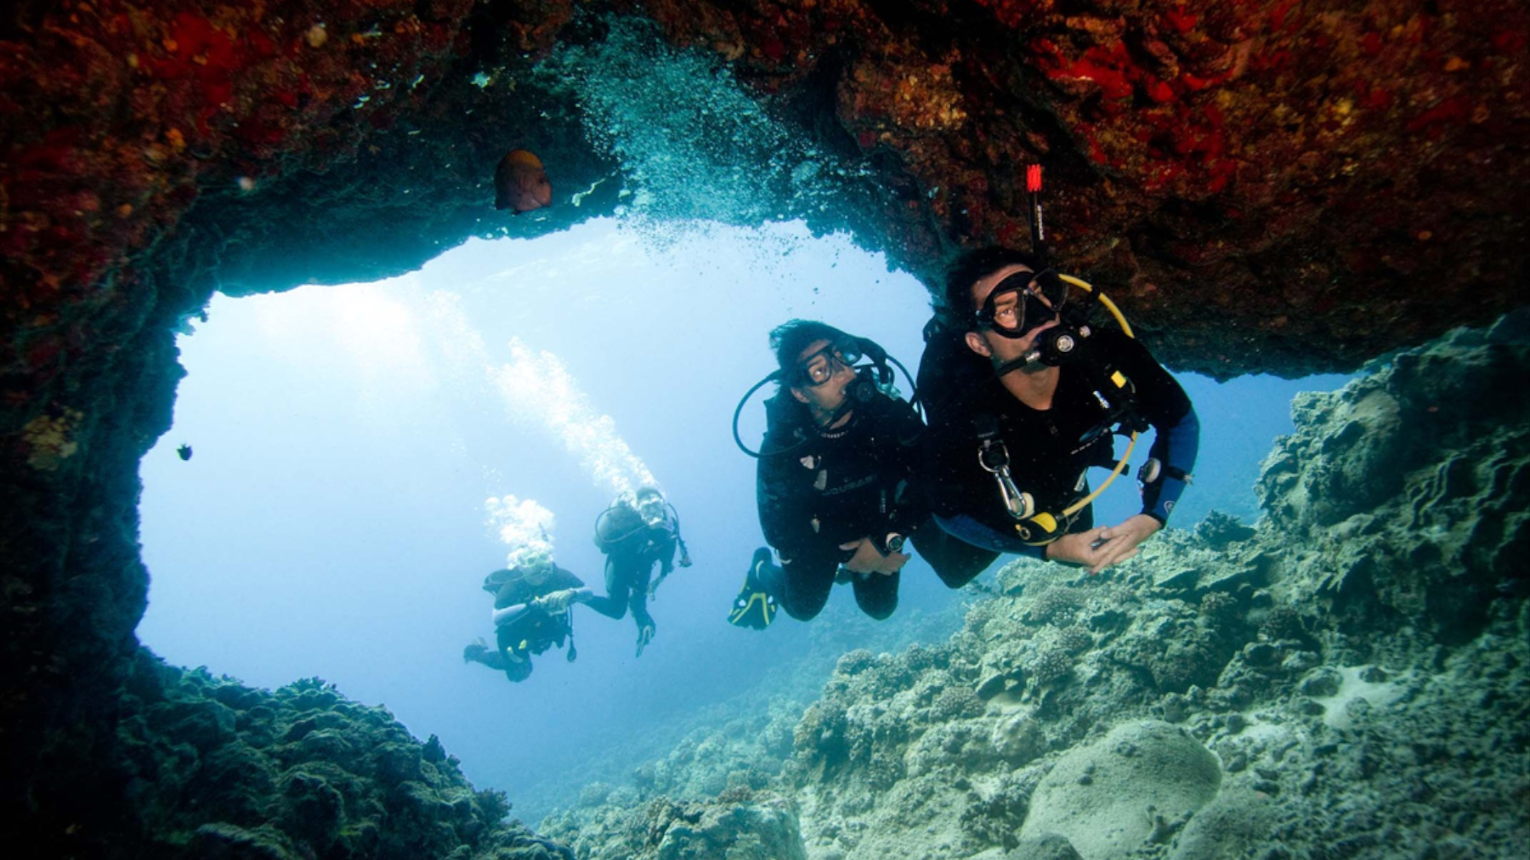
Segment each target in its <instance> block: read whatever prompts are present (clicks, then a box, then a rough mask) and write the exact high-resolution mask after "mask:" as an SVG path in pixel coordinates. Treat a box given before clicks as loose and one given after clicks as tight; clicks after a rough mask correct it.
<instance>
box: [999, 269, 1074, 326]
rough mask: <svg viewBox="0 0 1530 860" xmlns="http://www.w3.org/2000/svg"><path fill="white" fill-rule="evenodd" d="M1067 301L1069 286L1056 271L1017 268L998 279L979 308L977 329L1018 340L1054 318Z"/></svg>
mask: <svg viewBox="0 0 1530 860" xmlns="http://www.w3.org/2000/svg"><path fill="white" fill-rule="evenodd" d="M1067 301H1068V285H1067V284H1064V283H1063V282H1062V279H1061V278H1059V277H1058V276H1057V272H1055V271H1053V270H1052V269H1043V270H1042V271H1040V272H1031V271H1020V272H1016V273H1014V274H1013V275H1010V276H1009V277H1007V278H1005V279H1004V280H1002V281H1000V282H999V283H998V285H996V286H995V287H994V288H993V291H992V292H990V293H989V294H988V298H987V299H986V300H984V302H983V307H982V308H981V309H979V310H978V313H977V323H978V327H979V328H985V329H992V330H993V331H996V332H998V333H999V334H1001V335H1003V336H1004V337H1008V338H1014V339H1019V338H1022V337H1025V336H1026V335H1028V334H1030V333H1031V332H1032V331H1034V330H1035V329H1036V327H1037V326H1040V325H1044V324H1045V323H1048V322H1050V321H1052V320H1054V319H1056V318H1057V315H1058V313H1059V312H1060V311H1061V310H1062V308H1063V305H1064V304H1066V303H1067Z"/></svg>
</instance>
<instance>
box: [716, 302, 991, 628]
mask: <svg viewBox="0 0 1530 860" xmlns="http://www.w3.org/2000/svg"><path fill="white" fill-rule="evenodd" d="M770 345H771V348H772V350H774V352H775V355H776V363H777V365H778V368H779V369H778V370H776V371H775V372H774V373H772V374H771V375H770V376H767V377H766V378H765V379H763V380H761V381H760V382H759V383H758V384H756V385H755V387H754V388H751V389H750V391H749V392H748V393H747V394H745V395H744V398H743V400H741V401H740V403H739V408H738V409H737V410H735V412H734V440H735V441H736V442H737V443H738V445H739V447H740V448H741V449H743V450H744V452H745V453H747V454H750V455H752V456H756V457H757V458H758V459H759V466H758V470H757V481H756V497H757V501H758V505H759V514H760V525H761V527H762V529H763V530H764V533H765V540H766V542H767V543H769V544H770V545H771V546H772V547H774V548H775V550H776V552H777V553H778V554H779V555H780V559H781V563H780V565H779V566H778V565H776V564H773V563H772V562H771V557H770V550H768V549H765V548H763V547H762V548H760V549H759V550H756V551H755V555H754V559H753V561H752V563H751V565H750V567H749V571H748V573H747V574H746V576H745V581H744V587H743V589H742V590H741V591H740V592H739V595H738V598H737V599H736V600H735V601H734V605H733V611H732V612H731V613H730V614H729V616H728V621H729V622H730V623H732V624H734V625H736V626H740V627H752V628H755V629H764V628H765V627H767V626H769V624H770V622H771V620H772V619H773V618H774V617H775V612H776V608H777V607H780V608H783V609H785V610H786V613H787V614H788V615H790V616H791V617H793V618H795V619H797V620H799V621H806V620H808V619H811V618H813V617H814V616H816V615H817V614H818V613H819V612H820V611H821V610H822V609H823V607H824V604H825V603H826V602H827V601H828V598H829V592H830V590H831V589H832V588H833V586H834V584H835V583H836V581H839V582H845V581H848V582H850V583H851V585H852V588H853V590H854V592H855V601H856V603H857V604H858V605H859V606H860V608H861V610H862V611H863V612H865V613H866V614H867V615H870V616H871V617H872V618H876V619H878V620H880V619H884V618H887V617H888V616H889V615H891V614H892V613H893V610H894V609H896V608H897V605H898V582H899V576H900V572H901V570H902V568H903V565H904V564H905V563H906V562H907V561H908V559H909V556H908V555H907V554H906V553H905V552H904V551H903V550H904V546H905V540H912V541H913V544H914V548H916V549H918V550H919V552H920V555H922V556H923V557H924V558H925V559H926V560H927V561H929V562H930V563H931V564H932V565H937V566H947V565H954V566H959V567H965V566H967V565H969V564H970V563H971V561H972V560H974V559H977V558H979V557H980V556H981V555H982V554H981V553H979V552H975V551H974V550H973V548H971V547H965V546H964V545H962V544H961V543H960V542H959V541H955V540H947V539H946V537H945V535H944V534H943V533H942V532H941V531H940V529H939V528H936V527H935V526H934V524H933V523H932V522H930V520H929V516H928V513H927V511H926V510H925V508H924V506H923V505H922V504H921V503H920V500H919V498H918V496H917V494H916V493H915V492H913V489H912V478H913V476H914V470H915V461H914V458H915V454H916V451H917V449H916V447H915V445H916V443H917V441H918V438H919V435H920V434H921V432H922V431H923V430H924V423H923V422H922V421H920V419H919V415H918V413H917V412H915V410H914V407H913V406H912V405H911V404H910V403H909V402H907V401H904V400H902V399H901V398H899V397H898V396H897V394H896V389H895V388H894V387H893V373H892V370H891V369H889V368H888V367H887V363H888V361H892V362H893V363H894V364H897V361H896V360H895V359H890V358H889V357H888V356H887V353H886V352H885V351H883V350H882V348H881V347H880V346H878V345H877V344H876V343H874V342H872V341H870V340H867V339H865V338H857V337H852V336H851V335H848V334H846V333H845V332H843V331H840V330H839V329H837V328H834V327H833V326H830V325H827V324H825V323H822V322H814V321H805V320H791V321H790V322H787V323H785V324H784V325H781V326H779V327H777V328H776V329H775V330H774V331H772V332H771V333H770ZM863 357H864V358H867V359H869V360H870V362H871V363H870V364H867V365H859V364H858V362H859V361H860V360H861V359H862V358H863ZM899 366H900V367H901V365H899ZM904 375H905V376H907V375H908V373H907V371H906V370H905V371H904ZM768 382H776V383H777V384H778V390H777V392H776V394H775V395H774V396H773V397H771V398H770V399H768V400H767V401H766V402H765V415H766V431H765V439H764V441H763V442H762V443H761V445H760V450H759V451H757V452H756V451H750V450H749V449H748V448H747V447H745V446H744V444H743V442H742V440H741V439H739V438H738V414H739V412H740V411H742V409H743V406H744V403H745V402H747V401H748V399H749V397H750V396H751V395H752V394H753V393H754V392H755V391H756V390H758V389H759V388H760V387H762V386H763V385H765V384H766V383H768ZM948 549H950V550H955V551H956V553H957V555H956V556H954V557H953V556H952V555H951V553H950V552H948V551H947V550H948ZM991 560H992V557H991V556H989V557H987V558H986V560H983V561H982V564H983V566H986V565H987V562H988V561H991ZM981 569H982V568H981V567H980V568H978V570H975V571H972V572H971V574H970V575H972V576H975V575H976V573H977V572H978V571H980V570H981ZM969 578H970V576H969Z"/></svg>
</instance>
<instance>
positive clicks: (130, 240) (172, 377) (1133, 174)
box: [0, 0, 1530, 827]
mask: <svg viewBox="0 0 1530 860" xmlns="http://www.w3.org/2000/svg"><path fill="white" fill-rule="evenodd" d="M0 16H3V17H0V299H3V301H0V498H3V499H4V500H5V502H4V508H3V510H0V558H3V559H4V560H5V566H4V569H3V570H0V577H3V581H0V619H3V624H4V627H5V630H6V634H7V635H6V636H5V638H4V641H3V643H0V677H3V678H4V679H5V681H6V685H5V692H4V694H3V695H0V745H3V754H4V756H5V761H6V762H7V767H6V769H5V773H4V774H3V776H0V808H3V809H5V810H6V812H5V813H4V814H6V815H15V816H21V817H23V818H25V819H27V820H35V821H40V822H47V824H46V825H45V826H49V827H51V826H53V824H54V823H57V822H60V821H65V820H67V819H68V818H70V817H71V816H72V812H71V811H70V810H68V809H43V808H38V807H37V806H36V802H37V801H36V798H37V795H36V794H35V793H33V792H32V791H31V782H32V780H33V779H34V777H35V776H36V775H37V773H38V771H39V769H40V768H41V767H42V766H43V764H44V763H45V762H44V753H45V752H49V753H51V752H53V751H58V750H63V749H66V748H67V746H68V741H67V738H68V736H69V732H70V731H74V730H76V729H77V730H78V731H85V732H92V733H99V732H100V731H101V730H102V729H103V726H102V724H101V719H102V709H101V708H100V706H99V703H100V702H103V701H108V700H110V699H111V697H112V696H114V695H115V694H116V691H117V690H118V689H120V687H121V685H122V683H123V681H124V680H125V678H126V677H127V675H128V674H129V673H130V671H131V666H132V664H133V661H134V660H135V659H136V654H137V651H138V646H137V643H136V641H135V639H134V636H133V629H134V627H135V626H136V625H137V623H138V621H139V619H140V618H141V617H142V614H143V608H144V605H145V604H144V602H145V594H146V590H147V576H146V572H145V570H144V568H143V565H142V562H141V560H140V558H139V556H138V550H137V546H136V541H135V535H136V526H137V519H136V503H137V499H138V493H139V483H138V478H137V469H136V467H137V462H138V460H139V458H140V457H141V456H142V455H143V453H144V452H145V451H146V450H148V448H149V447H150V446H151V445H152V444H153V442H154V441H155V440H156V439H157V438H158V437H159V436H160V435H161V434H162V433H163V432H164V431H165V429H166V428H167V427H168V426H169V422H170V414H171V412H170V410H171V405H172V402H173V397H174V390H175V385H176V382H177V380H178V379H179V376H180V374H181V370H180V368H179V366H178V365H177V364H176V361H175V347H174V341H173V332H174V330H175V329H176V327H177V326H178V325H180V324H181V323H182V322H183V321H184V320H186V319H187V318H189V317H192V316H195V315H196V314H198V313H199V312H200V311H201V309H202V308H203V307H205V305H206V303H207V301H208V298H209V297H210V295H211V294H212V293H213V291H214V290H223V291H225V292H228V293H230V294H236V295H237V294H243V293H248V292H254V291H262V290H280V289H287V288H290V287H292V286H295V285H297V284H300V283H307V282H319V283H339V282H347V281H355V280H364V279H369V278H378V277H383V276H388V275H393V274H398V273H400V272H402V271H405V270H409V269H413V268H415V267H418V266H419V265H421V264H422V263H423V262H425V261H426V260H428V259H429V258H431V257H432V256H434V255H436V254H437V253H439V252H440V251H442V250H444V249H446V248H450V247H452V246H454V245H456V244H458V243H460V242H462V241H463V240H465V239H466V238H468V237H470V236H506V235H509V236H535V235H540V234H543V233H546V232H550V231H554V230H557V229H560V228H561V227H563V226H566V225H568V224H571V223H574V222H577V221H581V220H584V219H586V218H590V217H594V216H598V215H606V214H611V213H615V212H618V211H623V212H629V213H632V214H637V215H645V214H646V215H648V216H650V217H658V218H673V217H706V218H718V219H722V220H730V221H734V222H738V223H757V222H758V221H760V220H761V219H768V218H798V217H800V218H804V219H806V220H807V221H808V222H809V223H810V224H811V225H812V226H813V227H814V229H819V230H831V229H847V230H850V231H851V232H853V233H854V235H855V236H856V237H857V238H858V240H859V241H861V242H863V243H865V244H866V245H867V246H869V247H872V248H877V249H882V250H885V251H886V252H887V253H888V255H889V258H890V259H891V260H892V261H893V262H895V263H896V264H898V265H901V266H904V267H905V268H908V269H909V270H910V271H913V272H915V273H916V274H918V275H920V276H921V277H923V278H925V279H926V280H927V282H929V281H931V280H932V279H933V274H934V273H935V272H937V271H938V270H939V268H940V267H941V265H942V263H943V262H944V261H945V260H946V259H947V258H948V257H949V256H950V254H951V253H952V252H953V251H954V250H955V249H957V248H959V247H963V246H970V245H974V244H981V243H989V242H1004V243H1010V244H1023V242H1022V237H1023V236H1024V235H1025V233H1026V231H1027V227H1026V220H1025V217H1026V216H1025V213H1026V211H1027V208H1028V207H1027V200H1026V195H1025V194H1024V193H1023V190H1022V188H1021V186H1020V183H1019V179H1018V177H1019V176H1020V175H1021V170H1020V166H1021V165H1023V164H1025V163H1027V162H1032V161H1042V162H1045V164H1046V165H1047V167H1048V174H1047V175H1048V177H1049V191H1048V192H1047V200H1048V206H1049V223H1050V225H1051V228H1052V229H1051V230H1050V233H1049V235H1050V240H1051V242H1052V244H1053V246H1054V247H1055V249H1056V250H1057V251H1059V252H1060V253H1061V254H1062V255H1063V259H1064V260H1065V261H1066V263H1067V266H1068V267H1069V268H1071V269H1074V270H1076V271H1078V272H1080V273H1081V274H1084V275H1086V276H1088V277H1090V278H1092V279H1093V280H1095V281H1097V282H1098V283H1100V284H1101V285H1102V286H1105V287H1108V289H1109V292H1110V293H1111V295H1112V296H1114V297H1115V298H1116V299H1118V300H1119V301H1120V303H1121V304H1122V305H1123V307H1124V308H1125V309H1126V311H1127V313H1128V314H1130V315H1131V317H1132V318H1133V319H1134V320H1135V321H1136V322H1137V323H1138V324H1139V325H1140V327H1141V329H1142V331H1143V335H1144V337H1145V339H1147V340H1148V341H1149V342H1150V343H1151V344H1152V345H1153V346H1154V347H1155V348H1156V349H1157V350H1158V352H1159V354H1160V355H1163V356H1165V357H1166V358H1167V359H1168V360H1170V362H1171V363H1172V364H1174V365H1175V366H1176V367H1179V368H1186V369H1199V370H1204V371H1207V372H1210V373H1213V374H1217V375H1226V374H1232V373H1238V372H1251V371H1269V372H1280V373H1288V374H1291V373H1298V372H1304V371H1313V370H1319V369H1341V368H1342V369H1348V368H1351V367H1353V366H1355V365H1356V364H1358V363H1360V362H1361V361H1363V360H1366V359H1368V358H1370V357H1373V356H1375V355H1377V354H1380V353H1382V352H1384V351H1386V350H1388V349H1391V348H1393V347H1397V346H1404V345H1409V344H1415V343H1418V342H1420V341H1422V340H1423V339H1425V338H1426V337H1428V336H1431V335H1433V334H1436V333H1438V332H1440V331H1442V330H1443V329H1445V328H1446V327H1448V326H1451V325H1454V324H1458V323H1462V322H1482V321H1485V320H1487V319H1490V318H1492V317H1494V316H1496V315H1497V314H1498V313H1500V312H1502V311H1503V310H1505V309H1507V308H1509V307H1511V306H1513V305H1515V304H1517V303H1519V302H1521V301H1522V299H1521V298H1519V292H1518V291H1519V288H1520V286H1521V285H1522V282H1523V280H1524V277H1525V274H1526V266H1525V259H1526V258H1525V250H1524V245H1523V241H1522V238H1523V236H1524V235H1525V234H1526V233H1527V229H1526V227H1527V225H1526V217H1527V216H1526V213H1527V212H1530V205H1526V200H1525V189H1526V187H1527V184H1526V175H1525V174H1526V170H1527V166H1526V163H1527V162H1526V158H1525V145H1526V144H1525V141H1526V140H1527V139H1530V135H1526V134H1525V127H1526V119H1527V112H1530V99H1527V98H1526V97H1525V96H1526V86H1527V83H1526V82H1527V81H1530V75H1527V74H1526V62H1527V56H1530V52H1527V47H1530V9H1527V7H1526V6H1525V5H1524V4H1523V3H1520V2H1517V0H1484V2H1479V3H1474V4H1441V3H1425V4H1422V5H1420V4H1417V3H1411V2H1405V0H1374V2H1370V3H1367V4H1365V5H1363V6H1354V5H1353V4H1337V3H1328V2H1318V0H1314V2H1307V3H1301V4H1298V3H1295V2H1293V0H1244V2H1237V3H1223V2H1218V0H1188V2H1184V0H1136V2H1131V0H1128V2H1121V3H1110V4H1092V5H1090V4H1085V5H1069V4H1058V3H1055V2H1053V0H911V2H902V3H887V2H869V0H743V2H728V3H692V2H684V3H676V2H670V0H609V2H591V3H577V4H576V3H575V2H573V0H481V2H475V0H369V2H364V3H363V2H354V0H268V2H260V3H253V4H226V3H214V2H210V0H155V2H144V0H89V2H86V0H63V2H54V1H53V0H46V2H45V0H21V2H15V3H10V4H7V5H6V6H5V11H4V12H3V13H0ZM511 148H526V149H530V150H532V151H533V152H536V153H537V154H538V155H539V156H541V158H542V160H543V161H544V163H546V164H547V165H548V172H549V176H550V178H551V181H552V184H553V187H554V189H555V200H554V204H553V206H551V207H549V208H547V209H545V210H537V211H536V212H533V213H530V214H528V215H524V216H520V217H510V216H508V215H507V214H504V213H496V212H495V211H494V210H493V209H492V199H493V189H492V187H491V178H492V176H493V167H494V164H495V163H496V162H497V161H498V159H499V158H500V157H501V156H502V155H503V154H504V152H505V151H506V150H509V149H511ZM661 164H668V165H669V166H670V167H669V169H667V170H661V169H659V165H661ZM717 201H726V205H719V204H718V202H717ZM1454 474H1455V473H1452V475H1451V476H1448V477H1449V481H1453V480H1455V479H1456V478H1455V477H1454ZM1442 480H1443V479H1442ZM1449 481H1446V483H1449ZM1442 492H1447V493H1448V492H1450V490H1448V489H1446V490H1442ZM1435 527H1438V528H1448V526H1446V525H1444V524H1436V526H1435ZM1471 551H1472V552H1475V551H1476V549H1475V548H1472V550H1471ZM1349 578H1351V579H1356V581H1358V579H1359V578H1363V577H1358V578H1357V577H1349ZM1416 597H1417V595H1409V594H1399V595H1398V599H1399V600H1404V601H1405V600H1407V599H1415V598H1416ZM1442 599H1443V597H1442ZM1058 647H1059V648H1061V652H1058V653H1062V652H1066V651H1067V643H1062V644H1061V645H1059V646H1058ZM1054 650H1056V649H1054ZM1029 658H1033V659H1043V657H1042V656H1041V655H1029ZM1045 659H1047V660H1050V662H1049V663H1047V664H1046V665H1044V666H1041V668H1042V670H1043V673H1044V672H1045V671H1046V670H1047V669H1048V667H1050V669H1051V670H1059V669H1061V668H1063V666H1064V663H1065V662H1066V660H1064V659H1063V658H1060V657H1056V656H1052V657H1047V658H1045ZM1160 669H1161V670H1163V671H1172V667H1170V666H1167V665H1165V666H1161V667H1160ZM66 758H67V756H66ZM49 764H52V765H55V766H56V765H58V764H59V762H58V761H51V762H49ZM118 802H122V799H121V798H119V799H118ZM61 826H62V825H61Z"/></svg>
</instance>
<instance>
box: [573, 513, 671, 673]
mask: <svg viewBox="0 0 1530 860" xmlns="http://www.w3.org/2000/svg"><path fill="white" fill-rule="evenodd" d="M595 546H596V547H597V548H598V549H599V550H600V551H601V552H602V553H605V556H606V593H605V595H603V596H599V597H593V598H591V599H590V600H588V601H586V602H587V603H588V604H589V607H590V608H591V609H593V610H595V611H596V612H599V613H600V614H601V615H604V616H606V617H608V618H618V619H619V618H622V617H623V616H625V615H626V614H627V609H628V608H629V607H630V608H631V609H632V620H634V621H636V622H637V629H638V636H637V656H639V657H641V656H643V649H644V648H646V647H647V646H648V643H649V642H652V641H653V634H654V629H655V625H654V620H653V616H651V615H649V614H648V598H649V597H650V596H652V594H653V593H654V592H655V591H657V590H658V588H659V585H660V583H662V582H664V579H665V577H667V576H669V575H670V573H671V572H673V571H674V569H675V550H676V549H677V548H678V549H679V551H680V566H681V567H690V566H691V554H690V552H689V551H688V550H687V549H686V548H685V540H684V539H683V538H681V537H680V517H679V515H678V514H677V513H676V512H675V508H674V506H673V505H671V504H669V502H667V501H665V499H664V494H663V493H660V492H659V490H658V489H657V488H654V487H643V488H641V489H639V490H638V491H637V492H636V493H635V494H633V495H631V496H628V495H626V494H623V495H621V496H618V497H617V498H616V500H615V501H613V502H612V503H611V506H610V507H608V508H606V509H605V510H604V511H603V512H601V514H600V516H599V517H598V518H596V520H595ZM655 564H657V565H659V577H658V579H652V577H653V566H654V565H655Z"/></svg>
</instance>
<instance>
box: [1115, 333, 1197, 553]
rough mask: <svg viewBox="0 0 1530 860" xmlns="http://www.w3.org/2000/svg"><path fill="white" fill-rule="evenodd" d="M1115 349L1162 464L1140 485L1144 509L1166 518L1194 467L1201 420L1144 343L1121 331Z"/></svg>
mask: <svg viewBox="0 0 1530 860" xmlns="http://www.w3.org/2000/svg"><path fill="white" fill-rule="evenodd" d="M1117 348H1118V350H1119V351H1120V354H1121V358H1122V364H1123V369H1124V370H1125V371H1126V375H1127V376H1128V377H1129V378H1130V379H1131V380H1132V382H1133V383H1134V384H1135V385H1136V386H1137V396H1138V403H1139V405H1140V408H1141V409H1142V412H1143V415H1144V417H1146V418H1147V419H1148V423H1150V424H1152V425H1153V429H1154V430H1155V431H1157V437H1156V438H1155V439H1154V441H1153V447H1152V449H1151V451H1150V456H1151V457H1152V458H1153V459H1156V460H1157V461H1158V463H1159V466H1160V468H1159V470H1158V477H1157V478H1156V479H1155V480H1153V481H1150V482H1147V483H1145V484H1144V485H1143V487H1142V513H1144V514H1147V515H1148V516H1150V517H1152V518H1153V519H1155V520H1158V522H1160V523H1167V522H1168V520H1169V514H1170V513H1171V512H1173V510H1174V506H1175V505H1176V504H1178V502H1179V498H1180V496H1181V495H1182V494H1183V493H1184V492H1185V486H1186V485H1187V484H1188V483H1189V478H1190V475H1191V473H1192V472H1193V471H1194V470H1195V458H1196V455H1197V454H1198V453H1199V451H1200V444H1201V422H1200V419H1199V418H1197V417H1196V414H1195V407H1194V405H1193V404H1191V402H1190V397H1189V395H1187V394H1185V389H1184V388H1182V387H1181V386H1180V384H1179V382H1178V381H1177V380H1175V379H1174V377H1173V376H1172V375H1171V374H1170V373H1169V371H1167V370H1165V369H1164V367H1163V365H1161V364H1159V363H1158V361H1157V360H1156V359H1154V358H1153V356H1152V355H1151V354H1150V353H1149V352H1148V351H1147V348H1146V347H1144V346H1143V345H1142V344H1141V343H1139V342H1137V341H1136V340H1132V339H1130V338H1127V337H1125V336H1124V335H1122V336H1121V341H1120V342H1119V343H1118V345H1117Z"/></svg>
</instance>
